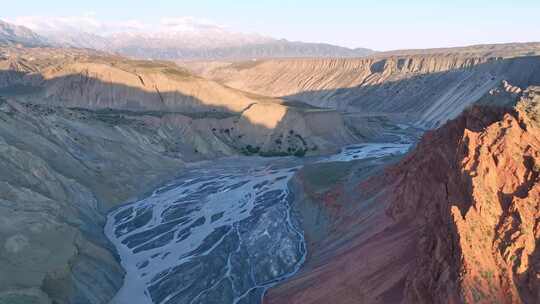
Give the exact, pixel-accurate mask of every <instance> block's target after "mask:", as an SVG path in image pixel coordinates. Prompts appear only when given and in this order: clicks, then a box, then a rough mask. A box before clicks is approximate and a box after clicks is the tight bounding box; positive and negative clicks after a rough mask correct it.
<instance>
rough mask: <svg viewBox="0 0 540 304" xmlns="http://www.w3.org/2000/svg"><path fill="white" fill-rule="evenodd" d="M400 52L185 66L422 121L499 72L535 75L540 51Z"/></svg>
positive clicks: (454, 109) (531, 47)
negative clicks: (360, 56) (357, 56)
mask: <svg viewBox="0 0 540 304" xmlns="http://www.w3.org/2000/svg"><path fill="white" fill-rule="evenodd" d="M405 53H406V54H407V55H401V54H399V53H398V54H394V53H390V54H384V53H382V54H380V55H375V56H370V57H367V58H363V59H289V60H261V61H251V62H243V63H221V64H216V63H214V64H210V65H206V64H205V63H193V64H186V67H188V68H189V69H191V70H193V71H194V72H196V73H198V74H200V75H202V76H203V77H206V78H210V79H214V80H216V81H218V82H221V83H224V84H226V85H227V86H230V87H235V88H238V89H241V90H244V91H248V92H253V93H257V94H262V95H266V96H274V97H284V98H286V99H288V100H298V101H302V102H305V103H308V104H312V105H315V106H321V107H330V108H337V109H340V110H343V111H347V112H356V113H358V114H362V115H375V114H390V115H396V114H400V115H401V114H405V115H401V116H402V117H403V116H404V117H405V118H403V119H406V120H409V121H411V120H413V121H415V122H417V123H419V124H421V125H424V126H428V127H433V126H438V125H440V124H441V123H444V122H445V121H446V120H447V119H449V118H454V117H456V116H457V115H458V114H459V113H461V111H463V109H465V108H466V107H467V106H468V105H470V104H471V103H473V102H474V101H476V100H477V99H478V98H480V97H481V96H483V95H484V94H485V93H486V92H487V91H488V90H490V89H491V88H492V87H493V86H495V85H496V84H498V83H499V82H500V81H501V80H508V81H510V82H511V83H514V84H516V85H519V86H527V85H531V84H539V83H540V79H539V78H538V77H539V76H538V75H540V73H539V71H540V59H539V57H535V56H530V55H534V54H538V53H539V46H538V44H524V45H520V44H516V45H514V47H513V48H512V47H510V46H508V45H500V46H497V45H496V46H492V47H488V46H478V47H475V48H473V47H471V48H458V49H446V50H428V51H425V52H420V51H417V52H413V51H410V52H405ZM522 55H527V56H525V57H516V56H522ZM506 57H508V58H506ZM397 116H399V115H397ZM408 116H411V117H408Z"/></svg>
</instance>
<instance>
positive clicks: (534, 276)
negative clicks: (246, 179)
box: [267, 86, 540, 303]
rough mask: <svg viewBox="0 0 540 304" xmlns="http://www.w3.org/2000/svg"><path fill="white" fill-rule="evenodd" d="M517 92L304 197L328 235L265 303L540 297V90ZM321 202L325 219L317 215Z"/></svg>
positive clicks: (309, 226) (311, 230)
mask: <svg viewBox="0 0 540 304" xmlns="http://www.w3.org/2000/svg"><path fill="white" fill-rule="evenodd" d="M505 87H506V88H507V91H506V92H507V93H508V92H512V91H513V89H512V87H511V86H505ZM514 91H515V90H514ZM497 92H498V93H497ZM515 92H516V91H515ZM493 94H495V95H497V96H501V94H502V93H501V91H499V90H493V91H492V94H491V95H493ZM505 94H506V93H505ZM503 95H504V94H503ZM512 96H513V97H516V96H514V95H512V94H510V93H508V95H507V97H512ZM486 98H488V97H486ZM489 98H492V97H489ZM517 98H519V99H520V101H519V102H518V104H517V106H515V108H511V107H510V108H509V107H486V106H476V107H473V108H471V109H469V110H467V111H466V112H465V113H464V114H462V115H461V116H459V117H458V118H457V119H455V120H452V121H449V122H448V123H446V124H445V125H444V126H443V127H441V128H439V129H437V130H435V131H430V132H428V133H426V135H425V136H424V137H423V139H422V140H421V142H420V143H419V144H418V145H417V147H416V148H415V149H414V150H413V151H412V152H410V153H409V155H408V156H406V157H405V158H404V159H402V160H401V161H400V162H399V163H397V164H396V165H393V166H391V167H389V168H388V169H385V170H384V173H383V174H374V176H373V175H372V176H371V177H369V175H370V174H368V177H367V178H360V181H358V179H359V176H360V175H365V172H366V171H369V170H367V169H369V168H370V167H369V166H368V167H366V166H365V165H364V166H362V167H360V169H357V168H355V166H356V167H358V166H359V165H355V166H353V167H351V168H350V169H348V170H349V173H344V175H345V176H347V177H346V178H345V179H342V180H341V181H338V182H333V183H331V184H330V185H329V186H328V187H327V189H325V190H323V191H322V192H323V193H322V194H321V195H319V196H311V199H309V200H307V203H306V200H304V202H303V203H301V206H302V207H301V208H302V209H307V210H311V211H309V212H305V211H304V212H303V213H304V217H306V216H307V218H308V219H307V220H304V227H305V229H306V233H307V235H308V237H309V235H310V234H311V235H319V238H317V239H316V240H315V241H314V242H313V243H311V244H310V245H308V251H309V252H310V253H311V255H310V257H309V258H308V261H307V263H306V268H305V269H304V271H303V272H301V273H300V274H299V275H298V277H296V278H294V279H292V280H291V281H289V282H287V283H285V284H283V285H281V286H278V287H277V288H275V289H273V290H271V291H270V292H269V295H268V297H267V302H268V303H282V302H284V301H285V299H287V301H288V302H289V303H328V301H338V302H339V303H537V302H538V301H540V293H539V287H540V282H539V278H540V272H539V265H540V263H539V260H538V259H539V254H538V247H537V244H538V243H539V239H540V231H539V222H540V213H539V210H540V206H539V202H540V200H539V194H540V193H539V191H540V180H539V175H540V170H539V167H540V166H539V165H538V163H539V161H540V124H539V123H538V120H539V119H540V112H539V110H540V89H539V88H538V87H531V88H529V89H527V90H525V91H523V92H520V93H519V96H518V97H517ZM507 101H508V99H507ZM350 170H352V171H350ZM321 173H322V172H321ZM300 184H301V186H302V189H303V192H304V193H307V196H309V193H310V191H309V184H310V183H309V182H306V181H305V180H303V179H300ZM352 185H358V186H357V187H356V188H352V187H353V186H352ZM306 189H307V190H306ZM351 189H355V190H351ZM302 204H304V206H303V205H302ZM306 204H307V205H308V206H307V207H306V206H305V205H306ZM313 210H318V211H317V212H316V213H319V214H320V215H318V218H320V219H324V220H319V223H317V222H316V221H314V220H313V216H311V220H310V214H313ZM306 214H307V215H306ZM321 221H322V222H321ZM319 230H322V231H323V232H324V233H322V237H321V236H320V235H321V233H320V232H318V231H319Z"/></svg>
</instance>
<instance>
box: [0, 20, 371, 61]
mask: <svg viewBox="0 0 540 304" xmlns="http://www.w3.org/2000/svg"><path fill="white" fill-rule="evenodd" d="M83 21H85V22H86V23H85V24H82V25H81V21H80V20H77V23H76V22H75V20H74V19H48V20H43V19H38V18H36V17H27V18H19V19H16V20H15V23H16V24H17V25H13V24H9V23H6V22H2V23H0V28H1V30H0V43H2V44H13V43H14V42H15V43H21V44H23V45H25V46H39V45H44V44H48V45H50V46H56V47H75V48H91V49H96V50H100V51H107V52H112V53H118V54H121V55H125V56H130V57H137V58H142V59H161V60H246V59H260V58H287V57H289V58H290V57H362V56H366V55H370V54H372V53H374V51H373V50H370V49H365V48H357V49H350V48H346V47H341V46H336V45H331V44H325V43H306V42H293V41H288V40H284V39H281V40H280V39H274V38H270V37H265V36H262V35H258V34H245V33H236V32H232V31H229V30H227V29H225V28H223V27H220V26H217V25H213V24H207V23H202V22H198V21H196V20H194V19H190V18H180V19H173V20H169V21H167V22H166V23H165V25H162V26H159V27H156V28H152V29H149V28H141V26H138V27H136V26H126V25H123V26H115V27H114V28H112V27H111V26H104V25H100V24H98V25H96V23H95V22H93V23H92V22H91V21H93V20H83ZM88 24H90V25H92V27H90V26H88Z"/></svg>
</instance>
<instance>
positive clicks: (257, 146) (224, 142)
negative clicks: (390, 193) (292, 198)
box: [0, 49, 356, 155]
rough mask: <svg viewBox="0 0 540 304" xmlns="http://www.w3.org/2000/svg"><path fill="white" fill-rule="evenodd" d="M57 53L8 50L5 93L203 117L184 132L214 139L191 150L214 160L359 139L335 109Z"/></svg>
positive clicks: (138, 65) (92, 56)
mask: <svg viewBox="0 0 540 304" xmlns="http://www.w3.org/2000/svg"><path fill="white" fill-rule="evenodd" d="M55 50H57V49H38V50H35V51H28V50H26V51H24V52H22V51H21V52H20V51H19V50H17V49H5V50H4V52H5V53H6V56H5V57H6V58H5V59H4V60H0V94H2V93H3V94H5V95H6V96H16V98H17V99H18V100H20V101H22V102H25V103H33V104H46V105H55V106H62V107H70V108H85V109H90V110H105V109H109V110H112V111H113V112H114V111H117V112H116V114H118V115H119V117H121V116H122V115H123V114H126V113H122V111H128V114H129V113H130V112H141V113H143V114H144V113H146V114H153V115H154V116H155V115H158V116H163V115H165V114H167V113H176V114H183V116H185V118H186V119H187V117H192V118H197V119H195V120H193V122H192V123H191V122H190V125H189V126H187V127H185V129H189V130H196V131H193V132H195V133H197V134H204V135H201V136H200V138H208V139H215V140H213V141H212V140H209V141H206V140H203V141H200V140H199V141H192V142H188V143H187V144H191V145H192V146H193V149H194V150H197V151H199V152H202V151H206V152H205V153H207V154H209V155H218V154H222V153H223V151H224V150H225V151H228V152H227V153H226V154H231V153H235V152H233V151H236V153H238V152H240V153H247V154H254V153H255V154H257V153H261V154H264V155H284V154H301V155H303V154H305V153H310V154H314V153H317V154H318V153H326V152H329V151H335V150H336V149H338V148H339V147H340V146H341V145H343V144H347V143H352V142H353V141H355V140H356V137H355V135H354V134H352V133H351V132H350V131H348V130H347V128H346V127H345V125H344V122H343V119H342V118H341V116H340V115H339V114H338V113H337V112H335V111H329V110H320V109H315V108H312V107H305V106H303V105H289V104H285V103H284V102H283V100H280V99H275V98H267V97H262V96H259V95H255V94H250V93H244V92H241V91H238V90H235V89H231V88H228V87H225V86H223V85H220V84H218V83H216V82H213V81H208V80H205V79H203V78H200V77H197V76H194V75H192V74H191V73H189V72H188V71H186V70H184V69H182V68H179V67H177V66H175V65H174V64H173V63H170V62H162V61H136V60H128V59H125V58H122V57H115V56H108V55H104V54H100V53H97V52H92V51H82V50H69V49H68V50H57V51H58V53H59V55H56V56H53V57H52V58H49V57H48V56H47V55H43V53H45V54H49V53H52V52H54V51H55ZM58 57H59V58H58ZM180 116H182V115H180ZM177 123H178V124H179V123H180V122H177ZM188 138H191V137H188ZM201 142H204V143H205V144H204V145H202V144H199V143H201ZM223 147H227V148H226V149H225V148H223ZM201 149H202V150H201Z"/></svg>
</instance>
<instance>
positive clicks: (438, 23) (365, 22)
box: [0, 0, 540, 50]
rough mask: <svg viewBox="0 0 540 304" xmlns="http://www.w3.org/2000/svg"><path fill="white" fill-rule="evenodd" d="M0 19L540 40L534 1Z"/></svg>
mask: <svg viewBox="0 0 540 304" xmlns="http://www.w3.org/2000/svg"><path fill="white" fill-rule="evenodd" d="M4 2H5V3H2V11H1V12H0V18H4V19H10V18H11V19H12V18H16V17H20V16H46V17H66V16H83V15H91V16H93V17H94V18H97V19H99V20H102V21H119V20H140V21H143V22H158V21H159V20H160V19H161V18H164V17H185V16H191V17H196V18H204V19H208V20H212V21H213V22H215V23H217V24H220V25H223V26H226V27H228V28H230V29H231V30H234V31H240V32H256V33H260V34H264V35H269V36H272V37H276V38H286V39H289V40H302V41H311V42H328V43H333V44H338V45H343V46H348V47H368V48H373V49H377V50H390V49H403V48H427V47H447V46H459V45H469V44H478V43H498V42H523V41H540V0H512V1H500V0H491V1H487V0H470V1H465V0H453V1H451V0H446V1H437V0H432V1H425V0H410V1H404V0H402V1H398V0H379V1H376V0H356V1H353V0H327V1H321V0H311V1H307V0H297V1H277V0H274V1H270V0H251V1H250V0H234V1H233V0H229V1H225V0H222V1H217V0H190V1H184V0H131V1H128V0H93V1H74V0H48V1H44V0H24V1H4Z"/></svg>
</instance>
